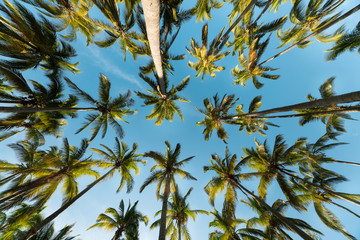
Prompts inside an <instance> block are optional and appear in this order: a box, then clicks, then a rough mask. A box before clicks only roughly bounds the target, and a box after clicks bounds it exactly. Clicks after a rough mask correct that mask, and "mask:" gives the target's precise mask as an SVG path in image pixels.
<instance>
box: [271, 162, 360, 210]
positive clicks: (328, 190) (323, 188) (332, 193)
mask: <svg viewBox="0 0 360 240" xmlns="http://www.w3.org/2000/svg"><path fill="white" fill-rule="evenodd" d="M278 170H279V171H280V172H282V173H284V174H286V175H288V176H290V177H293V178H296V179H298V180H300V181H303V182H305V183H307V184H309V185H311V186H313V187H315V188H318V189H321V190H323V191H325V192H327V193H330V194H331V195H334V196H336V197H338V198H340V199H343V200H345V201H348V202H351V203H353V204H356V205H358V206H360V202H358V201H355V200H353V199H351V198H349V197H346V196H343V195H341V193H338V192H334V191H332V190H330V189H327V188H325V187H322V186H320V185H317V184H315V183H312V182H310V181H308V180H305V179H303V178H301V177H298V176H296V175H294V174H291V173H288V172H287V171H284V170H283V169H281V168H278Z"/></svg>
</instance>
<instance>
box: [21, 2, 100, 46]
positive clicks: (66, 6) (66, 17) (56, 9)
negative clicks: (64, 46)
mask: <svg viewBox="0 0 360 240" xmlns="http://www.w3.org/2000/svg"><path fill="white" fill-rule="evenodd" d="M22 1H24V2H26V3H29V4H31V5H33V6H35V7H36V8H37V10H39V11H40V12H41V13H42V14H44V15H45V16H48V17H51V18H54V19H59V20H60V26H59V29H58V31H63V30H65V29H67V32H66V35H65V36H64V37H65V38H66V39H68V40H70V41H72V40H74V39H76V36H77V34H76V33H77V31H80V32H81V33H82V34H83V35H84V36H85V37H86V40H87V44H89V43H90V42H92V39H93V38H94V36H95V34H96V33H98V32H100V28H99V26H97V25H96V24H94V22H93V21H92V19H90V18H89V15H88V13H89V11H90V9H91V8H92V6H93V5H92V4H91V3H90V2H89V1H86V0H79V1H70V0H22Z"/></svg>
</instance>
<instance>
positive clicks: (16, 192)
mask: <svg viewBox="0 0 360 240" xmlns="http://www.w3.org/2000/svg"><path fill="white" fill-rule="evenodd" d="M63 175H64V171H62V170H60V171H58V172H55V173H52V174H50V175H48V176H44V177H40V178H38V179H35V180H33V181H30V182H27V183H24V184H21V185H19V186H16V187H13V188H11V189H8V190H6V191H4V192H2V193H1V194H7V193H11V192H12V194H10V195H8V196H6V197H2V198H0V202H2V203H4V202H6V201H9V200H11V199H13V198H16V197H18V196H20V195H22V194H24V193H26V192H27V191H31V190H34V189H36V188H38V187H41V186H44V185H46V184H48V183H50V182H52V181H55V180H57V179H59V178H61V177H62V176H63Z"/></svg>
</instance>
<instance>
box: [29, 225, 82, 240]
mask: <svg viewBox="0 0 360 240" xmlns="http://www.w3.org/2000/svg"><path fill="white" fill-rule="evenodd" d="M73 226H74V225H69V226H65V227H63V228H62V229H60V231H59V232H57V233H55V230H54V224H53V223H50V224H48V225H46V226H45V227H44V228H42V229H41V230H40V231H39V232H38V233H37V234H36V235H35V236H33V237H32V238H30V240H72V239H75V238H76V236H69V234H70V233H71V228H72V227H73Z"/></svg>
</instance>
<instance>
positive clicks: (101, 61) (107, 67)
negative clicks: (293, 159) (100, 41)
mask: <svg viewBox="0 0 360 240" xmlns="http://www.w3.org/2000/svg"><path fill="white" fill-rule="evenodd" d="M88 50H90V53H91V54H92V55H93V56H94V58H93V59H95V63H96V64H97V66H100V68H102V69H103V70H104V71H105V72H107V73H111V74H115V75H116V76H118V77H120V78H123V79H125V80H126V81H128V82H131V83H132V84H135V85H136V86H138V87H139V88H140V89H141V90H142V91H145V88H144V86H143V85H142V84H141V82H140V81H139V80H138V79H137V78H136V77H135V76H134V75H132V74H129V73H127V72H124V71H123V70H121V69H120V68H119V67H118V66H117V65H116V64H115V63H113V62H111V61H109V60H108V59H107V58H105V57H104V56H103V55H102V54H101V53H100V51H99V49H96V48H88Z"/></svg>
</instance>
